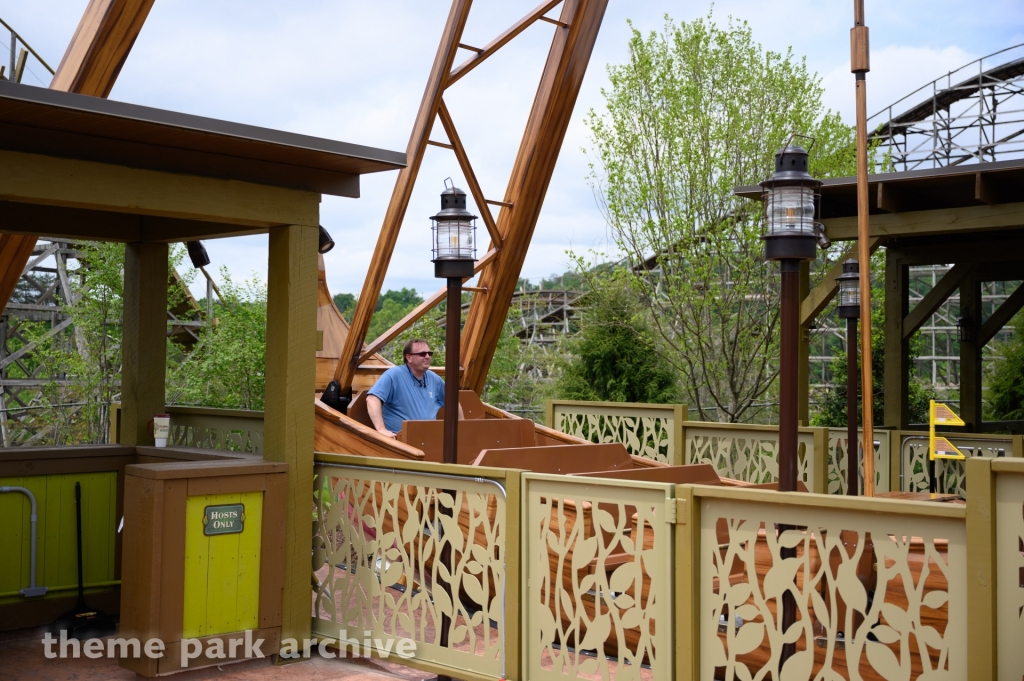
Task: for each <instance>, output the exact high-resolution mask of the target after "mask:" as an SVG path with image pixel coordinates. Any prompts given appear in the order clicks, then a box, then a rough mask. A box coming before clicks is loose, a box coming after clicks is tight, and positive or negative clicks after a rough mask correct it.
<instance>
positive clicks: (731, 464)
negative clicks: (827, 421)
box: [683, 421, 828, 493]
mask: <svg viewBox="0 0 1024 681" xmlns="http://www.w3.org/2000/svg"><path fill="white" fill-rule="evenodd" d="M683 437H684V443H685V447H686V449H685V452H686V458H685V463H688V464H692V463H709V464H711V465H712V466H714V467H715V470H716V471H718V474H719V475H721V476H723V477H727V478H734V479H736V480H743V481H745V482H753V483H766V482H774V481H776V480H778V479H779V462H778V448H779V427H778V426H759V425H752V424H745V423H713V422H706V421H687V422H686V423H684V424H683ZM827 438H828V429H827V428H801V429H800V432H799V435H798V447H799V449H798V452H797V456H798V457H799V459H798V464H797V466H798V468H797V473H798V475H799V479H800V480H801V481H802V482H803V483H804V484H805V485H807V488H808V489H809V490H810V491H812V492H819V493H823V492H825V489H826V484H825V480H826V478H825V475H826V472H827V471H826V467H825V450H826V445H827V441H828V440H827Z"/></svg>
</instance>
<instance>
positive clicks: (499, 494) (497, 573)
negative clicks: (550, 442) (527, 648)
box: [312, 454, 519, 679]
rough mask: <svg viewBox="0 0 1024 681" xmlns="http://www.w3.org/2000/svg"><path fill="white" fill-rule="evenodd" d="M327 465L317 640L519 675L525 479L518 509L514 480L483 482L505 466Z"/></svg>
mask: <svg viewBox="0 0 1024 681" xmlns="http://www.w3.org/2000/svg"><path fill="white" fill-rule="evenodd" d="M317 458H318V462H317V463H316V465H315V466H314V495H313V497H314V499H313V502H314V529H313V548H314V551H313V566H312V567H313V579H314V588H313V613H312V614H313V633H314V634H316V635H318V636H320V637H321V638H326V639H333V640H335V641H337V642H338V645H339V647H340V648H342V649H343V650H345V651H346V654H352V652H353V650H359V649H360V646H362V647H363V648H368V649H369V651H368V652H370V653H371V654H372V655H375V656H393V655H395V654H396V653H398V654H402V653H403V650H404V651H405V652H406V653H409V654H411V655H412V657H411V658H410V659H405V660H399V661H401V662H403V663H405V664H413V665H414V666H421V667H423V668H426V669H429V670H433V671H435V672H436V673H444V674H451V675H454V676H457V677H458V678H463V679H467V678H477V679H480V678H494V679H499V678H517V676H516V675H515V674H514V673H513V672H514V671H515V670H516V669H517V662H518V648H517V645H516V644H517V641H518V638H517V637H515V636H516V635H515V632H516V626H517V623H518V618H511V617H510V612H509V610H508V608H515V607H516V606H515V603H516V600H517V592H518V580H517V575H518V570H517V569H516V570H514V571H512V574H511V575H509V571H508V570H507V569H506V568H507V563H508V560H509V544H510V543H511V545H512V546H513V551H512V556H513V557H515V558H516V559H517V558H518V542H519V537H518V534H517V533H516V532H515V530H516V529H517V528H518V517H516V518H515V520H514V521H513V522H511V523H510V520H509V517H510V513H509V511H510V510H511V511H512V512H513V513H514V514H518V473H515V474H514V476H513V478H512V482H513V483H514V485H515V489H514V490H513V492H514V493H515V495H516V496H515V499H516V504H513V505H512V507H511V509H510V508H509V505H508V504H507V500H506V499H507V496H508V490H507V484H508V481H507V480H504V479H487V477H485V476H488V475H494V474H495V473H497V474H499V477H504V471H502V470H499V469H481V468H471V467H469V466H439V465H436V464H434V465H432V464H417V463H408V462H402V463H399V462H396V461H393V460H388V459H370V458H363V457H344V456H333V457H332V456H329V455H320V454H318V455H317ZM325 459H330V460H332V461H337V462H339V463H330V462H326V461H325ZM346 461H348V462H352V463H341V462H346ZM355 462H359V463H355ZM394 466H404V469H401V468H394ZM442 471H444V472H442ZM510 581H511V584H510ZM510 623H511V627H510ZM443 631H446V632H447V636H448V641H447V647H446V646H445V645H444V642H443V639H442V632H443ZM509 637H515V638H513V640H512V641H511V642H510V641H509V640H508V639H509ZM403 642H405V643H403ZM408 642H411V643H408ZM403 645H404V646H405V647H404V648H403ZM410 647H411V649H410ZM365 652H366V651H364V653H365Z"/></svg>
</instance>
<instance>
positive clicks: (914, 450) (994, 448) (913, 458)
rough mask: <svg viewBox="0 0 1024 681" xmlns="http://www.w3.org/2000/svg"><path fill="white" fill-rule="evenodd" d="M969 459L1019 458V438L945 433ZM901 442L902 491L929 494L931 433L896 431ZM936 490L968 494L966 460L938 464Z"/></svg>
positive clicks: (894, 433)
mask: <svg viewBox="0 0 1024 681" xmlns="http://www.w3.org/2000/svg"><path fill="white" fill-rule="evenodd" d="M942 436H943V437H945V438H946V439H947V440H949V441H950V442H952V443H953V445H954V446H955V447H957V448H958V449H959V450H960V451H961V452H963V453H964V456H966V457H968V458H973V457H979V456H990V457H999V458H1002V457H1020V456H1021V455H1022V452H1021V449H1022V448H1021V436H1020V435H981V434H976V433H945V432H944V433H942ZM893 437H894V438H895V437H899V443H900V478H901V485H900V489H902V490H903V491H905V492H927V491H929V489H930V483H931V479H930V478H929V476H928V433H926V432H916V431H907V430H903V431H894V432H893ZM935 477H936V478H937V480H936V490H937V491H939V492H944V493H947V494H961V495H963V494H966V493H967V476H966V469H965V466H964V462H963V461H958V460H955V459H945V460H942V459H939V460H936V462H935Z"/></svg>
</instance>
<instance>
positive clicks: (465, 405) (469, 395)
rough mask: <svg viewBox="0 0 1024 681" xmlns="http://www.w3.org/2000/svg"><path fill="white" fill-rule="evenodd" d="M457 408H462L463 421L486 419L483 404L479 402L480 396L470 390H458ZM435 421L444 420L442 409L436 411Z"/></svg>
mask: <svg viewBox="0 0 1024 681" xmlns="http://www.w3.org/2000/svg"><path fill="white" fill-rule="evenodd" d="M459 406H460V407H462V418H463V419H467V420H468V419H482V418H487V412H486V410H485V409H484V403H483V402H482V401H481V400H480V396H479V395H477V394H476V393H475V392H473V391H472V390H460V391H459ZM437 420H438V421H443V420H444V407H441V408H440V409H438V410H437Z"/></svg>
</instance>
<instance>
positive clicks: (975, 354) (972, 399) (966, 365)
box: [960, 276, 983, 433]
mask: <svg viewBox="0 0 1024 681" xmlns="http://www.w3.org/2000/svg"><path fill="white" fill-rule="evenodd" d="M982 310H983V306H982V299H981V282H980V281H978V280H977V279H975V278H974V277H970V276H969V277H967V279H966V280H965V281H964V282H962V283H961V285H960V314H961V316H962V317H963V319H964V321H965V323H966V328H964V333H965V338H964V340H962V341H960V418H962V419H963V420H964V423H965V424H967V425H966V429H967V431H968V432H971V433H976V432H978V431H977V430H976V429H977V428H978V427H980V425H981V416H982V414H981V409H982V402H981V385H982V376H981V348H982V347H983V346H982V344H981V343H979V342H978V340H979V334H980V331H981V314H982Z"/></svg>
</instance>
